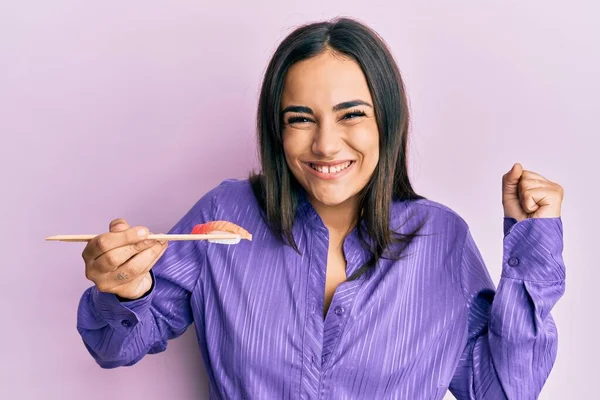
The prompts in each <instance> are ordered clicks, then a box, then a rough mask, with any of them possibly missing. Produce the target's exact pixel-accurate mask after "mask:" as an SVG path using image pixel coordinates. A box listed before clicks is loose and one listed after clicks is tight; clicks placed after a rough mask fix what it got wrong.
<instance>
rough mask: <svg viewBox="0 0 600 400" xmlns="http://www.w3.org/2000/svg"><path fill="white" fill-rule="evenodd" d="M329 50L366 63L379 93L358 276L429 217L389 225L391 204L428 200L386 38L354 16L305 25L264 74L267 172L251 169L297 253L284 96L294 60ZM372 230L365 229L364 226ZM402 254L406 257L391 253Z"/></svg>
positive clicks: (258, 192) (362, 203)
mask: <svg viewBox="0 0 600 400" xmlns="http://www.w3.org/2000/svg"><path fill="white" fill-rule="evenodd" d="M327 49H331V50H333V51H335V52H337V53H340V54H343V55H345V56H347V57H351V58H352V59H354V60H355V61H357V62H358V64H359V65H360V66H361V68H362V70H363V73H364V74H365V77H366V80H367V83H368V85H369V90H370V92H371V95H372V97H373V102H374V104H373V106H374V108H375V116H376V119H377V125H378V127H379V149H380V154H379V161H378V164H377V167H376V168H375V171H374V172H373V175H372V177H371V179H370V181H369V182H368V183H367V185H366V186H365V187H364V188H363V190H362V191H361V193H360V195H359V197H360V200H359V208H358V216H357V221H358V222H357V227H358V234H359V238H360V239H361V242H362V243H363V245H364V246H366V247H367V248H368V249H369V250H370V252H371V254H372V258H371V259H370V260H369V262H368V263H367V264H365V265H364V266H363V267H361V268H360V269H359V270H358V271H357V272H356V273H354V274H353V275H352V276H351V277H349V278H348V280H353V279H356V278H358V276H360V275H361V274H362V273H364V272H365V271H366V270H367V269H368V268H371V267H374V266H375V264H376V263H377V260H378V259H379V258H382V257H384V258H388V256H387V255H386V256H384V252H385V251H386V250H388V249H389V247H390V245H391V244H392V243H400V244H402V245H403V246H402V249H403V248H404V247H406V246H407V245H408V244H409V243H410V242H411V241H412V239H413V237H414V236H419V235H420V234H419V233H418V231H420V229H421V227H422V225H423V224H424V221H423V222H422V223H421V224H420V225H419V226H418V228H417V229H416V230H415V231H413V232H411V233H408V234H404V235H401V234H398V233H397V232H395V231H392V230H391V229H390V226H389V225H390V211H391V207H390V206H391V202H392V201H398V200H400V201H401V200H412V199H425V197H424V196H421V195H418V194H416V193H415V191H414V190H413V188H412V186H411V183H410V180H409V178H408V171H407V158H406V148H407V143H408V130H409V110H408V104H407V98H406V94H405V89H404V83H403V81H402V78H401V76H400V71H399V70H398V67H397V65H396V63H395V61H394V59H393V57H392V55H391V53H390V51H389V49H388V48H387V46H386V44H385V42H384V41H383V40H382V39H381V38H380V37H379V36H378V35H377V33H376V32H374V31H373V30H372V29H370V28H369V27H367V26H365V25H364V24H362V23H360V22H358V21H356V20H353V19H349V18H337V19H334V20H332V21H323V22H315V23H310V24H306V25H303V26H300V27H298V28H297V29H295V30H294V31H293V32H292V33H290V34H289V35H288V36H287V37H286V38H285V39H284V40H283V41H282V42H281V44H280V45H279V47H278V48H277V50H276V51H275V53H274V55H273V57H272V58H271V60H270V62H269V64H268V67H267V70H266V72H265V75H264V79H263V83H262V88H261V91H260V97H259V102H258V113H257V131H258V149H259V160H260V165H261V172H260V173H255V172H252V173H251V174H250V178H249V179H250V183H251V185H252V189H253V191H254V194H255V196H256V198H257V200H258V202H259V204H260V206H261V209H262V211H263V217H264V218H265V219H266V221H267V223H268V225H269V226H270V227H271V229H272V230H273V232H274V233H275V234H276V235H278V236H279V237H281V239H282V241H283V242H284V243H286V242H287V244H288V245H290V246H292V247H293V248H294V249H295V250H296V251H298V252H299V250H298V247H297V245H296V242H295V240H294V237H293V234H292V226H293V224H294V220H295V215H296V209H297V205H298V200H299V195H300V191H301V190H303V189H302V188H301V186H300V184H299V183H298V181H297V180H296V179H295V177H294V176H293V174H292V173H291V172H290V170H289V169H288V166H287V163H286V161H285V156H284V152H283V141H282V126H283V118H282V115H281V97H282V92H283V86H284V81H285V76H286V74H287V71H288V70H289V68H290V67H291V66H292V65H293V64H294V63H296V62H299V61H302V60H305V59H308V58H311V57H314V56H316V55H318V54H319V53H321V52H323V51H325V50H327ZM363 223H364V227H365V228H366V232H364V231H363V229H362V227H363ZM392 257H393V258H396V259H397V258H402V256H401V255H400V254H398V255H396V256H392Z"/></svg>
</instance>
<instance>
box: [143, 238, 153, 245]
mask: <svg viewBox="0 0 600 400" xmlns="http://www.w3.org/2000/svg"><path fill="white" fill-rule="evenodd" d="M153 243H154V240H152V239H146V240H144V244H145V245H146V246H147V245H150V244H153Z"/></svg>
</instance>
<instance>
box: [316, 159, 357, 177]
mask: <svg viewBox="0 0 600 400" xmlns="http://www.w3.org/2000/svg"><path fill="white" fill-rule="evenodd" d="M350 164H352V161H346V162H345V163H343V164H338V165H335V166H327V165H323V166H321V165H314V164H310V166H311V168H312V169H314V170H317V171H319V172H321V173H323V174H335V173H338V172H340V171H343V170H345V169H346V168H348V167H349V166H350Z"/></svg>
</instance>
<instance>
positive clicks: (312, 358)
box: [310, 355, 315, 364]
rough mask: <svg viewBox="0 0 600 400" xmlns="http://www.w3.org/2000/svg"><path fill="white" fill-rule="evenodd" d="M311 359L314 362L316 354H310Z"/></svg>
mask: <svg viewBox="0 0 600 400" xmlns="http://www.w3.org/2000/svg"><path fill="white" fill-rule="evenodd" d="M310 361H312V363H313V364H314V363H315V356H314V355H312V356H310Z"/></svg>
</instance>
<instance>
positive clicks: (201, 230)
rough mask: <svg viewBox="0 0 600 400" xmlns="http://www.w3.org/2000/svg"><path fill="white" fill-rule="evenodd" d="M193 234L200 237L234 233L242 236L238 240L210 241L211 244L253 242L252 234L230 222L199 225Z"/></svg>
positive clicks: (195, 227)
mask: <svg viewBox="0 0 600 400" xmlns="http://www.w3.org/2000/svg"><path fill="white" fill-rule="evenodd" d="M191 233H192V234H200V235H202V234H207V233H215V234H219V233H234V234H237V235H240V237H239V238H236V239H209V240H208V241H209V242H211V243H221V244H238V243H239V242H240V240H241V239H246V240H250V241H251V240H252V235H251V234H250V232H248V231H247V230H245V229H244V228H242V227H241V226H239V225H236V224H234V223H232V222H229V221H210V222H206V223H204V224H198V225H196V226H194V228H193V229H192V232H191Z"/></svg>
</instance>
